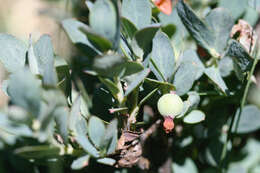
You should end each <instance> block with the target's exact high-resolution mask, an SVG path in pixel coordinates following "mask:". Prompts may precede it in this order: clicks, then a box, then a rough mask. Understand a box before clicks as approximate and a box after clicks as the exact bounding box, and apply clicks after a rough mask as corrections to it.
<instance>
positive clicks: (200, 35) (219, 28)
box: [177, 0, 234, 57]
mask: <svg viewBox="0 0 260 173" xmlns="http://www.w3.org/2000/svg"><path fill="white" fill-rule="evenodd" d="M177 12H178V14H179V16H180V18H181V20H182V22H183V24H184V25H185V26H186V28H187V30H188V31H189V32H190V33H191V36H192V37H193V38H194V39H195V40H196V41H197V42H198V44H199V45H200V46H202V47H204V48H205V49H206V50H207V51H208V52H209V53H210V54H211V55H212V56H214V57H220V56H221V55H222V53H223V52H224V49H225V48H226V46H227V40H228V39H229V33H230V30H231V29H232V26H233V23H234V21H233V19H232V17H231V16H230V15H229V13H228V11H226V10H224V9H220V8H218V9H214V10H212V11H211V12H210V14H209V15H208V16H207V17H206V21H205V22H204V21H202V20H200V19H199V18H198V17H197V16H196V14H195V13H194V12H193V11H192V10H191V8H190V7H189V6H188V5H186V4H185V3H184V2H183V0H181V1H179V2H178V4H177Z"/></svg>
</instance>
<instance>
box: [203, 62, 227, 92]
mask: <svg viewBox="0 0 260 173" xmlns="http://www.w3.org/2000/svg"><path fill="white" fill-rule="evenodd" d="M204 73H205V74H206V75H207V76H208V78H209V79H210V80H211V81H213V83H214V84H215V85H216V86H217V87H218V88H219V89H220V90H221V92H223V93H225V94H226V95H228V94H229V91H228V88H227V86H226V84H225V82H224V80H223V79H222V77H221V75H220V72H219V69H218V68H216V67H213V66H212V67H209V68H206V69H205V71H204Z"/></svg>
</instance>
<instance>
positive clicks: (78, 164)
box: [70, 155, 90, 170]
mask: <svg viewBox="0 0 260 173" xmlns="http://www.w3.org/2000/svg"><path fill="white" fill-rule="evenodd" d="M89 159H90V156H89V155H85V156H81V157H79V158H77V159H76V160H74V161H73V162H72V164H71V166H70V167H71V169H73V170H80V169H82V168H84V167H86V166H88V162H89Z"/></svg>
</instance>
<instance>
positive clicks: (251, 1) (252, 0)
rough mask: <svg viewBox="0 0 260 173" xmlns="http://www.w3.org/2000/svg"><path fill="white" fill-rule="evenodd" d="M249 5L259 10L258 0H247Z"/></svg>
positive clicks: (259, 2) (259, 3)
mask: <svg viewBox="0 0 260 173" xmlns="http://www.w3.org/2000/svg"><path fill="white" fill-rule="evenodd" d="M248 5H249V7H251V8H253V9H256V10H259V8H260V1H258V0H248Z"/></svg>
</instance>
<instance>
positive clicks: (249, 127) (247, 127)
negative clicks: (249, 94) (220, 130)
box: [232, 105, 260, 134]
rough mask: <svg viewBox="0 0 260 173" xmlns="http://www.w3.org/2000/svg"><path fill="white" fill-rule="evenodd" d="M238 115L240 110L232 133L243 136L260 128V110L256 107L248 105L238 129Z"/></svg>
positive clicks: (244, 109)
mask: <svg viewBox="0 0 260 173" xmlns="http://www.w3.org/2000/svg"><path fill="white" fill-rule="evenodd" d="M238 113H239V109H238V110H237V113H236V118H235V122H234V126H233V128H232V132H234V133H238V134H243V133H250V132H253V131H255V130H258V129H259V128H260V110H259V109H258V107H256V106H255V105H247V106H245V107H244V108H243V110H242V113H241V116H240V120H239V123H238V126H237V131H235V129H236V124H237V121H238Z"/></svg>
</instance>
